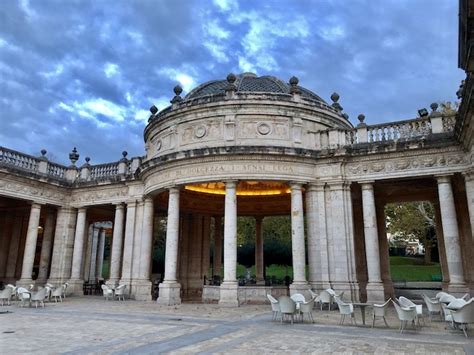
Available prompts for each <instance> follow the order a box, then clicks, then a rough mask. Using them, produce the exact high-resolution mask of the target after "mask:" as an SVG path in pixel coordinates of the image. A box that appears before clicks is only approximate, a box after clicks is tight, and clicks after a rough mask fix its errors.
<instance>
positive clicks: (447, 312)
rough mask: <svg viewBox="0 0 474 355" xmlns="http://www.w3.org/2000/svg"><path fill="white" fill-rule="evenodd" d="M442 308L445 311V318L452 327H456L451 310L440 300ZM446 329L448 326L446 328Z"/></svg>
mask: <svg viewBox="0 0 474 355" xmlns="http://www.w3.org/2000/svg"><path fill="white" fill-rule="evenodd" d="M440 305H441V310H442V311H443V320H444V321H445V322H446V323H448V324H449V326H450V327H451V328H454V323H453V316H452V315H451V310H449V309H448V306H447V304H445V303H442V302H440ZM444 329H446V327H445V328H444Z"/></svg>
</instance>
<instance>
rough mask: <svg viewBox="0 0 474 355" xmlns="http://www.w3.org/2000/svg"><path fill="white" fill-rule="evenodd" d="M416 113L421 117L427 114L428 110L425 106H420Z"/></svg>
mask: <svg viewBox="0 0 474 355" xmlns="http://www.w3.org/2000/svg"><path fill="white" fill-rule="evenodd" d="M418 114H419V115H420V117H422V118H423V117H426V116H428V110H427V109H426V108H424V107H423V108H420V109H419V110H418Z"/></svg>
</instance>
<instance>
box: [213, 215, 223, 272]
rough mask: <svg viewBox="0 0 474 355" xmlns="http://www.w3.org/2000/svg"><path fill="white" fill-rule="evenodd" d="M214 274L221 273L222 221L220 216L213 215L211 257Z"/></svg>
mask: <svg viewBox="0 0 474 355" xmlns="http://www.w3.org/2000/svg"><path fill="white" fill-rule="evenodd" d="M212 263H213V266H212V271H213V274H214V275H218V276H220V275H221V268H222V222H221V217H217V216H216V217H214V255H213V258H212Z"/></svg>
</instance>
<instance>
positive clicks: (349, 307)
mask: <svg viewBox="0 0 474 355" xmlns="http://www.w3.org/2000/svg"><path fill="white" fill-rule="evenodd" d="M334 299H335V300H336V303H337V306H338V308H339V313H340V314H341V320H340V322H339V324H344V319H346V316H350V317H351V322H354V324H355V325H357V322H356V320H355V315H354V305H353V304H352V303H346V302H344V301H343V300H341V299H340V298H339V297H338V296H335V297H334Z"/></svg>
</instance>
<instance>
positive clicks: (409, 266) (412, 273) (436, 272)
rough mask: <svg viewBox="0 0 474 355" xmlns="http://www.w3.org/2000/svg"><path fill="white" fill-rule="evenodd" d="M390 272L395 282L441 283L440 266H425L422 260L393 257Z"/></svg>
mask: <svg viewBox="0 0 474 355" xmlns="http://www.w3.org/2000/svg"><path fill="white" fill-rule="evenodd" d="M390 272H391V274H392V280H393V281H441V280H440V278H441V267H440V265H439V264H438V263H431V264H430V265H424V264H423V259H420V258H413V257H408V256H391V257H390Z"/></svg>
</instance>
